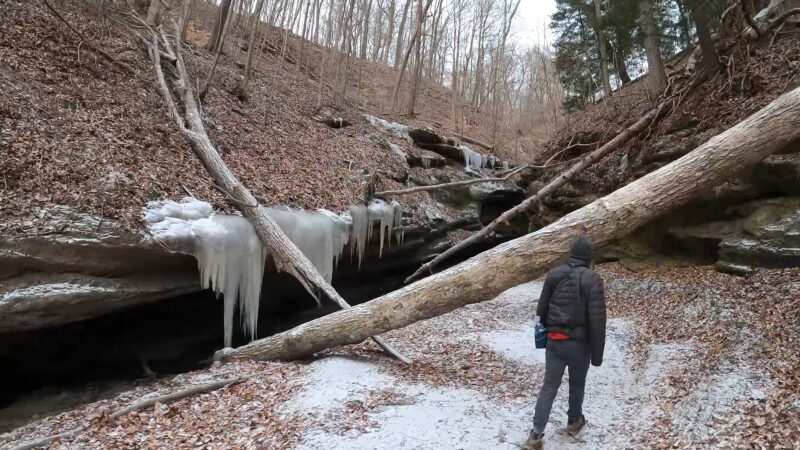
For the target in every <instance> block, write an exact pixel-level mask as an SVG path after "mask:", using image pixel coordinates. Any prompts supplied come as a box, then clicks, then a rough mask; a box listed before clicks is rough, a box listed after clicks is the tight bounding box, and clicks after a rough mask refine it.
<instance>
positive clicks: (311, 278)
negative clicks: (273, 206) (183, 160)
mask: <svg viewBox="0 0 800 450" xmlns="http://www.w3.org/2000/svg"><path fill="white" fill-rule="evenodd" d="M176 32H177V30H176ZM161 41H162V45H164V46H165V52H166V53H167V54H169V55H170V56H173V55H174V56H175V61H176V64H175V67H176V69H177V73H178V76H177V78H176V79H175V81H174V82H175V84H176V85H177V86H179V87H180V89H178V91H179V92H181V93H182V95H183V98H182V100H183V106H184V113H183V116H182V115H181V113H179V112H178V109H177V106H176V104H175V101H174V99H173V97H172V94H171V92H170V90H169V87H168V86H167V83H166V81H165V77H164V72H163V71H162V69H161V56H160V50H159V37H158V36H157V35H156V34H155V32H153V41H152V44H151V45H150V48H149V52H150V58H151V59H152V61H153V67H154V70H155V72H156V80H157V82H158V87H159V89H160V91H161V94H162V96H163V97H164V101H165V102H166V104H167V108H168V110H169V114H170V117H171V118H172V119H173V120H174V122H175V124H176V125H177V127H178V129H179V130H180V131H181V132H182V133H183V135H184V136H185V137H186V138H187V140H188V141H189V142H190V143H191V145H192V148H193V149H194V152H195V154H196V155H197V157H198V159H200V161H201V162H202V164H203V167H205V169H206V171H207V172H208V173H209V175H211V178H213V180H214V183H215V184H216V185H217V186H218V187H219V188H220V189H221V190H223V192H225V193H227V195H229V196H230V197H231V198H232V199H235V200H234V201H235V203H236V206H237V208H238V209H239V210H240V211H241V213H242V215H243V216H244V217H246V218H247V219H248V220H249V221H250V222H251V223H252V224H253V227H254V228H255V230H256V234H258V237H259V239H260V240H261V242H262V243H263V245H264V247H265V248H267V249H268V250H269V253H270V255H272V257H273V261H274V262H275V266H276V268H277V269H278V270H280V271H285V272H288V273H289V274H291V275H292V276H294V277H295V278H296V279H297V280H298V281H299V282H300V283H301V284H302V285H303V286H304V287H305V288H306V290H307V291H308V292H309V293H311V294H312V295H314V296H315V297H317V296H318V295H319V293H323V294H325V295H326V296H327V297H328V298H330V299H331V300H332V301H333V302H335V303H336V304H338V305H339V306H340V307H342V308H349V307H350V305H349V304H348V303H347V302H346V301H345V300H344V299H343V298H342V297H341V296H340V295H339V294H338V293H337V292H336V290H335V289H333V287H332V286H331V285H330V284H329V283H328V282H327V281H325V278H323V277H322V275H321V274H320V273H319V271H317V269H316V268H315V267H314V265H313V264H311V261H309V260H308V258H307V257H306V256H305V255H304V254H303V253H302V252H301V251H300V250H299V249H298V248H297V246H296V245H294V243H292V241H290V240H289V238H288V237H286V234H285V233H284V232H283V231H282V230H281V228H280V226H278V224H277V223H276V222H275V221H274V220H273V219H272V218H271V217H270V216H269V215H268V214H267V213H266V210H265V209H264V208H262V207H260V206H259V204H258V200H257V199H256V198H255V197H254V196H253V194H251V193H250V191H249V190H248V189H247V188H246V187H244V185H243V184H242V183H241V182H240V181H239V180H238V179H237V178H236V175H235V174H234V173H233V171H232V170H231V169H230V168H229V167H228V166H227V164H225V161H224V160H223V159H222V157H221V156H220V155H219V152H217V149H216V148H214V145H213V144H212V143H211V139H210V138H209V137H208V134H207V133H206V128H205V125H204V124H203V118H202V117H201V114H200V109H199V107H198V104H197V101H196V100H195V98H194V92H193V90H192V83H191V80H190V79H189V74H188V72H187V70H186V64H185V62H184V60H183V54H182V51H181V47H180V45H176V46H175V47H174V48H175V50H174V51H173V50H172V48H170V46H169V44H168V42H169V41H168V40H167V37H166V36H164V35H163V34H162V39H161ZM375 341H376V342H377V343H378V344H379V345H380V346H381V347H383V348H384V349H385V350H386V351H387V352H389V353H390V354H392V355H395V356H396V357H397V358H398V359H400V360H401V361H404V362H407V361H408V360H407V359H405V358H404V357H403V356H402V355H400V354H399V353H397V352H396V351H395V350H394V349H392V347H391V346H389V345H388V344H387V343H385V342H383V340H382V339H381V338H379V337H377V336H376V337H375Z"/></svg>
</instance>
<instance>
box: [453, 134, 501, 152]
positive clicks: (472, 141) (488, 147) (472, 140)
mask: <svg viewBox="0 0 800 450" xmlns="http://www.w3.org/2000/svg"><path fill="white" fill-rule="evenodd" d="M453 137H455V138H458V139H460V140H462V141H464V142H466V143H468V144H474V145H477V146H479V147H483V148H485V149H486V150H494V145H490V144H487V143H486V142H483V141H479V140H477V139H475V138H471V137H469V136H465V135H463V134H458V133H456V134H454V135H453Z"/></svg>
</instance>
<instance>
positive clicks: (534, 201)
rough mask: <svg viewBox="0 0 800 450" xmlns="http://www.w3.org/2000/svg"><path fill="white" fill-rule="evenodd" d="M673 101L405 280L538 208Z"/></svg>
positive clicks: (411, 278) (648, 115)
mask: <svg viewBox="0 0 800 450" xmlns="http://www.w3.org/2000/svg"><path fill="white" fill-rule="evenodd" d="M671 101H672V100H668V101H665V102H663V103H662V104H661V105H659V106H658V107H656V108H653V109H652V110H650V112H648V113H647V114H645V115H644V117H642V118H641V119H639V120H637V121H636V122H635V123H634V124H633V125H631V126H629V127H628V128H626V129H625V130H624V131H623V132H622V133H619V134H617V135H616V136H615V137H614V138H613V139H611V140H610V141H608V142H607V143H606V144H605V145H603V146H602V147H600V148H598V149H597V150H595V151H593V152H592V153H589V154H588V155H586V156H585V157H583V158H582V159H581V160H580V161H578V162H577V163H576V164H575V165H573V166H572V167H570V168H569V170H567V171H566V172H564V173H562V174H560V175H558V176H557V177H555V178H554V179H553V180H552V181H550V183H548V184H547V185H546V186H545V187H543V188H542V189H540V190H539V192H537V193H536V194H535V195H533V196H531V197H528V198H527V199H526V200H525V201H524V202H522V203H520V204H519V205H517V206H515V207H513V208H511V209H509V210H508V211H506V212H504V213H503V214H501V215H500V217H498V218H497V219H495V220H494V221H493V222H492V223H490V224H489V225H487V226H486V227H484V228H483V229H481V231H479V232H477V233H475V234H473V235H472V236H470V237H468V238H467V239H464V240H463V241H461V242H459V243H458V244H457V245H454V246H452V247H450V248H449V249H447V250H446V251H444V252H443V253H441V254H439V255H438V256H436V257H435V258H433V259H432V260H431V261H428V262H427V263H425V264H423V265H422V267H420V268H419V269H417V271H416V272H414V273H413V274H412V275H411V276H410V277H408V278H406V282H409V281H411V280H415V279H417V278H419V277H420V276H421V275H424V274H425V273H430V272H431V271H432V269H433V267H434V266H435V265H437V264H438V263H440V262H442V261H444V260H445V259H447V258H448V257H449V256H451V255H453V254H454V253H456V252H458V251H459V250H461V249H463V248H465V247H468V246H470V245H472V243H474V242H477V241H479V240H481V239H484V238H486V237H488V236H490V235H491V234H492V233H493V232H494V230H496V229H497V228H498V227H499V226H500V225H502V224H505V223H508V221H509V220H511V218H513V217H514V216H516V215H518V214H520V213H522V212H524V211H527V210H529V209H531V208H533V207H536V206H538V205H539V204H540V203H541V201H542V199H543V198H545V197H547V196H548V195H550V194H552V193H553V192H555V191H556V190H558V189H559V188H560V187H561V186H563V185H564V184H566V183H567V182H568V181H569V180H571V179H572V177H574V176H575V175H577V174H578V173H580V172H581V171H583V170H584V169H586V168H587V167H589V166H591V165H592V164H594V163H595V162H597V161H599V160H600V159H602V158H603V157H604V156H606V155H608V154H609V153H611V152H612V151H614V150H615V149H617V148H619V146H621V145H623V144H624V143H626V142H628V141H629V140H630V139H631V138H632V137H634V136H636V135H637V134H639V133H640V132H641V131H642V130H644V129H645V128H647V127H648V126H649V125H650V124H651V123H652V122H653V121H654V120H656V119H657V118H658V116H659V115H660V114H661V113H663V112H664V110H665V109H667V108H668V105H669V102H671ZM545 165H547V164H545Z"/></svg>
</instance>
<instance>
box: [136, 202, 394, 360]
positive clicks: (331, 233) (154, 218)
mask: <svg viewBox="0 0 800 450" xmlns="http://www.w3.org/2000/svg"><path fill="white" fill-rule="evenodd" d="M265 211H266V212H267V214H269V216H270V217H272V218H273V220H275V222H277V223H278V225H279V226H280V227H281V229H282V230H283V232H284V233H286V235H287V237H288V238H289V239H290V240H291V241H292V242H293V243H294V244H295V245H296V246H297V247H298V248H299V249H300V251H301V252H303V254H304V255H306V257H307V258H308V259H309V260H310V261H311V263H312V264H313V265H314V267H316V269H317V270H318V271H319V272H320V274H321V275H322V276H323V277H324V278H325V280H326V281H328V282H329V283H330V281H331V278H332V277H333V271H334V269H335V267H336V264H337V263H338V261H339V258H340V257H341V254H342V252H343V250H344V247H345V246H346V245H347V243H348V241H350V240H351V237H352V242H351V248H352V249H354V251H358V255H359V256H358V257H359V267H360V264H361V260H362V258H363V255H364V251H365V250H366V245H367V241H368V240H369V237H370V235H371V234H372V229H373V225H374V224H376V223H377V224H379V227H380V236H381V242H380V250H379V253H380V254H382V253H383V244H384V239H386V240H387V241H389V242H390V241H391V231H392V229H393V228H394V229H395V235H396V238H397V240H398V242H400V241H401V239H402V229H401V227H400V224H401V221H400V219H401V217H402V207H401V206H400V204H399V203H397V202H392V203H391V204H390V203H386V202H383V201H380V200H375V201H373V202H371V203H370V205H369V207H367V206H364V205H353V206H351V207H350V209H349V214H347V213H345V214H342V215H338V214H335V213H333V212H331V211H326V210H318V211H315V212H311V211H305V210H298V209H290V208H286V207H270V208H265ZM145 220H146V221H147V223H148V229H149V231H150V233H151V234H152V235H153V237H154V238H155V240H156V241H157V242H161V243H163V244H165V245H166V246H167V247H169V248H171V249H173V250H177V251H181V252H184V253H190V254H192V255H194V256H195V258H197V265H198V269H199V272H200V282H201V286H202V288H203V289H213V290H214V292H216V293H217V295H219V294H222V296H223V299H224V302H225V306H224V311H225V312H224V321H225V322H224V323H225V346H230V345H231V340H232V335H233V317H234V312H235V310H236V305H237V304H238V306H239V316H240V318H241V321H242V326H243V328H244V330H245V332H246V333H247V334H248V336H250V337H251V338H255V336H256V331H257V325H258V307H259V300H260V296H261V283H262V280H263V274H264V263H265V261H266V257H267V255H268V252H267V251H266V249H265V248H264V246H263V245H262V244H261V240H260V239H259V237H258V235H257V234H256V232H255V229H254V228H253V225H252V224H251V223H250V221H248V220H247V219H245V218H244V217H241V216H236V215H226V214H215V213H214V211H213V208H212V207H211V205H210V204H208V203H206V202H202V201H199V200H196V199H193V198H190V197H187V198H184V199H183V200H182V201H181V202H180V203H178V202H174V201H159V202H150V203H148V205H147V208H146V210H145Z"/></svg>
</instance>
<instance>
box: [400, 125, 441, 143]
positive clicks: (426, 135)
mask: <svg viewBox="0 0 800 450" xmlns="http://www.w3.org/2000/svg"><path fill="white" fill-rule="evenodd" d="M408 135H409V136H411V139H413V140H414V143H415V144H417V145H419V144H444V143H445V139H443V138H442V137H441V136H439V135H438V134H436V133H435V132H433V131H431V130H426V129H423V128H412V129H411V131H409V132H408Z"/></svg>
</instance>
